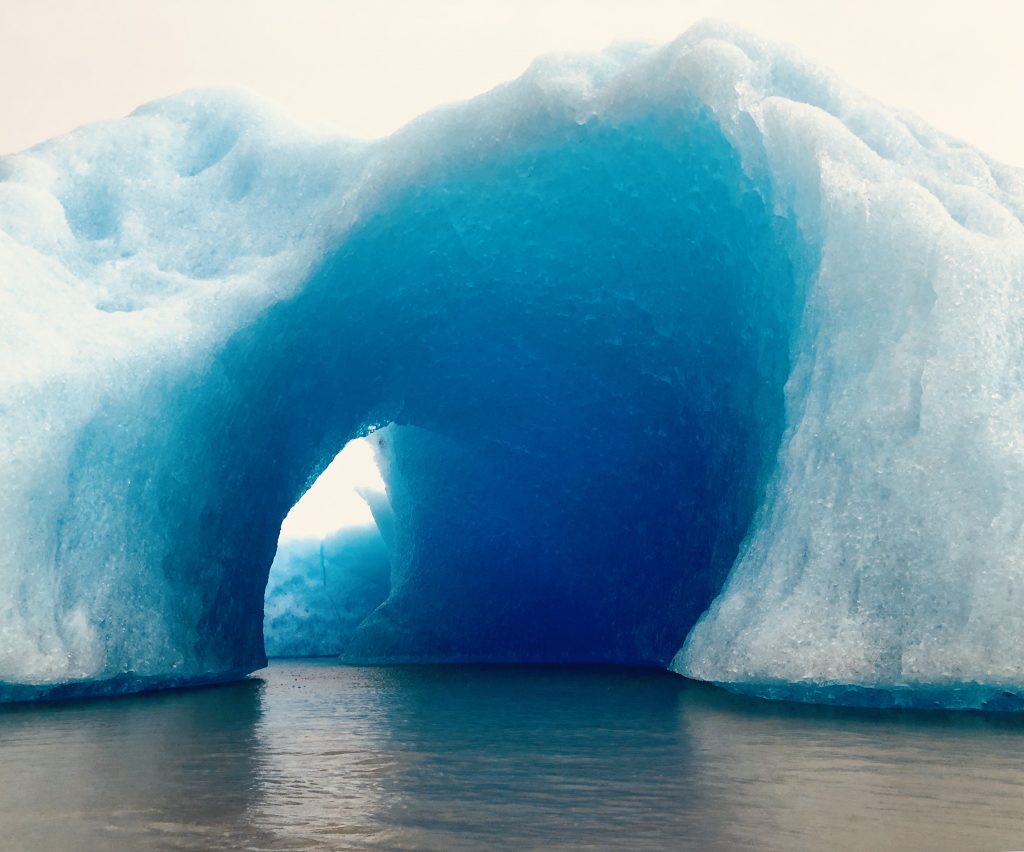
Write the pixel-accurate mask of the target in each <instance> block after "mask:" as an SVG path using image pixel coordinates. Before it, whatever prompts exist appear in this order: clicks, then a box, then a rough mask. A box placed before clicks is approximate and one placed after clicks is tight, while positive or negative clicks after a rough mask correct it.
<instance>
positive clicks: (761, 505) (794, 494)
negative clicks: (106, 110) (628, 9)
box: [0, 25, 1024, 705]
mask: <svg viewBox="0 0 1024 852" xmlns="http://www.w3.org/2000/svg"><path fill="white" fill-rule="evenodd" d="M2 167H3V177H4V178H5V180H4V182H3V183H2V184H0V187H2V193H0V217H2V218H0V230H2V240H0V264H2V268H3V269H4V270H5V279H4V288H3V291H2V293H0V296H2V298H3V300H4V301H3V304H2V306H0V307H2V308H3V310H2V312H0V316H3V317H4V318H5V319H4V324H5V325H4V332H5V333H4V335H3V339H2V345H3V346H4V355H3V357H4V364H5V371H4V375H3V386H2V387H0V400H2V405H3V409H2V412H0V414H2V418H3V423H4V426H5V430H6V432H5V434H6V442H5V446H4V452H5V456H4V459H3V466H2V471H3V476H4V488H3V489H0V500H2V501H3V505H2V507H0V508H2V509H3V517H4V518H5V519H6V520H5V523H4V525H3V527H2V535H3V539H2V540H0V545H2V547H0V559H2V560H3V563H2V568H0V600H2V601H3V603H0V679H3V680H4V681H6V683H7V687H5V693H4V694H5V695H6V696H7V697H17V696H24V695H34V694H40V693H41V692H46V691H47V690H50V691H52V690H65V691H66V690H68V689H87V690H93V691H96V690H103V689H126V688H138V687H139V686H140V685H145V684H147V683H157V684H169V683H175V682H192V681H197V680H203V679H218V678H224V677H230V676H233V675H237V674H239V673H241V672H245V671H248V670H251V669H252V668H253V667H255V666H257V665H258V664H259V663H260V662H261V660H262V653H263V651H262V645H261V639H260V617H259V616H260V602H261V598H262V590H263V583H264V582H265V579H266V569H267V566H269V564H270V559H271V557H272V555H273V547H274V537H275V535H276V531H277V529H278V526H279V524H280V520H281V518H282V517H283V515H284V513H285V512H286V511H287V509H288V508H289V507H290V506H291V505H292V504H293V503H294V501H295V499H296V498H297V496H298V495H299V494H300V493H301V492H302V490H303V489H304V487H305V485H306V484H307V483H308V482H309V481H310V480H311V479H312V478H313V477H314V476H315V475H316V474H317V472H318V471H319V470H320V469H321V468H322V467H323V465H324V464H326V462H327V461H329V459H330V458H331V457H332V455H333V453H334V452H335V451H336V450H337V449H338V448H339V447H340V446H341V445H343V444H344V443H345V441H347V440H348V439H349V438H351V437H353V436H356V435H361V434H365V433H367V432H368V431H369V430H370V429H371V428H372V427H375V426H378V425H381V424H384V423H388V422H392V423H394V424H396V428H395V429H394V432H393V433H392V434H391V435H390V437H389V438H388V439H387V443H386V444H385V445H384V446H383V447H382V448H381V453H382V457H383V459H384V463H385V464H384V466H385V476H386V479H387V482H388V488H389V493H390V497H391V502H392V505H393V508H394V512H395V522H394V529H393V531H392V538H391V543H390V556H391V562H392V578H391V584H390V588H389V594H388V598H387V600H386V601H385V602H384V603H383V604H382V605H381V606H380V607H379V608H378V609H377V610H376V611H375V612H374V613H373V615H372V616H371V617H370V618H368V619H367V620H366V622H365V623H364V624H363V625H362V626H361V627H360V629H359V631H358V633H357V635H356V636H355V637H354V638H353V641H352V643H351V646H350V648H349V653H350V655H351V657H352V658H353V659H365V660H380V659H384V660H409V659H411V660H442V659H444V660H456V659H458V660H464V659H475V660H538V659H544V660H555V659H572V660H595V661H596V660H601V661H617V662H628V663H638V664H667V663H668V662H669V661H670V660H671V659H672V658H673V655H675V659H674V662H673V663H672V665H673V666H674V667H675V668H677V669H678V670H680V671H683V672H685V673H687V674H691V675H694V676H698V677H702V678H704V679H707V680H713V681H717V682H722V683H726V684H730V685H732V686H734V687H735V688H740V689H748V690H751V691H756V692H759V693H761V694H772V695H795V696H797V697H811V698H815V699H821V700H847V699H848V698H849V697H850V696H854V697H856V696H859V695H861V694H862V693H863V692H864V691H865V690H874V691H875V692H874V693H872V694H883V695H884V696H886V698H885V700H895V701H905V702H910V703H913V702H915V701H918V699H920V700H921V701H923V702H925V703H927V702H933V703H945V704H955V705H964V704H968V705H978V704H981V703H983V702H986V701H991V700H996V701H1001V700H1003V699H1002V698H1000V696H1002V695H1003V694H1004V693H1013V692H1014V691H1015V690H1017V689H1019V688H1020V687H1021V685H1022V684H1024V666H1022V663H1021V662H1020V658H1019V650H1018V649H1019V647H1020V640H1021V639H1022V638H1024V621H1022V620H1021V616H1020V614H1019V612H1018V610H1017V608H1016V607H1015V604H1014V596H1015V594H1016V593H1017V590H1018V589H1019V588H1021V583H1022V582H1024V581H1022V577H1021V569H1020V568H1019V567H1018V561H1017V556H1016V554H1017V552H1018V539H1019V531H1020V530H1021V529H1022V527H1024V520H1022V508H1021V501H1020V500H1019V499H1018V497H1017V495H1018V494H1019V488H1018V487H1017V486H1018V484H1019V482H1021V481H1024V478H1022V475H1024V456H1022V455H1021V450H1020V447H1021V446H1024V442H1022V441H1021V439H1020V426H1019V424H1020V423H1021V422H1024V421H1022V419H1021V416H1020V415H1021V414H1022V413H1024V412H1022V411H1021V408H1022V404H1024V398H1022V395H1021V392H1020V390H1019V386H1020V385H1019V382H1018V381H1017V380H1016V376H1017V373H1018V369H1017V367H1018V362H1019V361H1020V357H1019V356H1020V353H1021V352H1022V351H1024V346H1022V344H1021V343H1020V338H1021V335H1020V333H1019V329H1020V328H1021V319H1022V317H1021V309H1020V304H1019V299H1018V297H1017V294H1018V292H1019V289H1020V286H1021V283H1022V269H1024V260H1022V244H1024V238H1022V227H1024V226H1022V225H1021V218H1022V210H1024V188H1022V187H1024V179H1022V177H1021V174H1020V173H1019V172H1017V171H1014V170H1011V169H1007V168H1005V167H1001V166H999V165H998V164H996V163H993V162H991V161H989V160H987V159H986V158H984V157H983V156H982V155H980V154H979V153H977V152H975V151H973V150H971V149H968V148H966V147H965V146H963V145H960V144H959V143H956V142H954V141H952V140H949V139H946V138H945V137H942V136H941V135H940V134H937V133H935V132H934V131H931V130H930V129H928V128H926V127H923V126H922V125H921V124H920V123H919V122H917V121H915V120H914V119H912V118H909V117H905V116H898V115H894V114H893V113H892V112H890V111H887V110H885V109H884V108H882V107H880V106H878V105H877V104H875V103H873V102H870V101H868V100H867V99H865V98H863V97H861V96H859V95H857V94H856V93H853V92H850V91H848V90H846V89H843V88H842V87H840V86H839V85H838V83H836V82H835V81H834V80H832V79H831V78H829V77H828V76H827V75H825V74H823V73H821V72H819V71H817V70H815V69H812V68H808V67H807V66H805V65H803V64H802V63H801V62H799V60H796V59H794V58H793V57H790V56H788V55H786V54H784V53H782V52H780V51H777V50H774V49H772V48H769V47H766V46H765V45H763V44H761V43H759V42H757V41H756V40H755V39H752V38H750V37H747V36H745V35H742V34H737V33H734V32H730V31H728V30H727V29H724V28H721V27H717V26H714V25H710V26H704V27H701V28H697V29H695V30H693V31H691V32H690V33H688V34H687V35H685V36H684V37H682V38H681V39H680V40H679V41H678V42H676V43H674V44H673V45H670V46H668V47H666V48H662V49H659V50H652V49H646V48H629V49H616V50H613V51H610V52H609V53H607V54H604V55H602V56H599V57H591V58H577V59H573V60H560V59H555V60H549V61H546V62H542V63H539V64H538V65H537V66H536V67H534V68H533V69H531V71H530V72H528V73H527V74H526V75H525V76H524V77H523V78H521V79H520V80H518V81H516V82H514V83H512V84H509V85H508V86H505V87H501V88H499V89H497V90H495V91H494V92H492V93H490V94H489V95H486V96H484V97H482V98H479V99H477V100H475V101H473V102H470V103H468V104H465V105H462V106H458V107H453V108H448V109H445V110H441V111H439V112H436V113H434V114H431V115H429V116H427V117H425V118H423V119H421V120H419V121H418V122H414V123H413V124H412V125H411V126H410V127H409V128H407V129H406V130H404V131H402V132H400V133H398V134H396V135H395V136H394V137H391V138H390V139H387V140H383V141H381V142H377V143H373V144H363V143H344V142H339V141H337V140H330V139H314V138H310V137H308V136H306V135H305V134H303V133H301V132H300V131H298V130H296V129H295V128H293V127H291V126H290V125H288V124H287V123H285V122H283V121H282V120H280V119H278V118H275V117H274V116H273V115H272V114H270V113H268V112H267V111H266V110H265V109H264V108H262V107H259V106H257V105H254V104H252V103H250V102H248V101H247V100H245V99H244V98H239V97H237V96H233V95H224V94H217V93H205V94H193V95H186V96H182V97H179V98H175V99H170V100H168V101H164V102H160V103H157V104H153V105H149V106H148V107H145V108H143V109H142V110H140V111H139V112H138V113H136V114H135V115H133V116H132V117H130V118H128V119H126V120H124V121H122V122H115V123H112V124H109V125H100V126H95V127H91V128H85V129H83V130H81V131H78V132H77V133H75V134H72V135H71V136H69V137H66V138H64V139H61V140H55V141H54V142H51V143H47V145H44V146H41V147H40V148H38V149H34V150H33V151H29V152H26V153H25V154H24V155H21V156H19V157H14V158H10V159H8V160H6V161H4V162H3V164H2ZM727 575H728V580H727V582H726V584H725V586H724V587H723V586H722V584H723V582H725V581H726V576H727ZM719 591H721V594H720V595H719V596H718V597H717V598H715V595H716V594H717V593H718V592H719ZM713 599H714V601H713V603H712V600H713ZM709 603H710V604H711V605H710V607H709V606H708V605H709ZM702 614H703V615H702ZM698 618H700V619H701V620H700V622H699V623H698V624H697V626H696V627H695V628H694V629H693V630H692V632H691V631H690V628H691V626H693V624H694V622H695V621H696V620H697V619H698ZM687 637H688V638H687ZM684 639H685V640H686V644H685V647H684V648H683V649H682V651H679V649H680V645H682V643H683V641H684ZM677 652H679V653H678V654H677ZM922 696H923V697H922ZM870 700H875V699H870Z"/></svg>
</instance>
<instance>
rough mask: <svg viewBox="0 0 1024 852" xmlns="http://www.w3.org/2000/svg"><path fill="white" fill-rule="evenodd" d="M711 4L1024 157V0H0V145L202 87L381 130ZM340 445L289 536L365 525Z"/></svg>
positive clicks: (939, 120)
mask: <svg viewBox="0 0 1024 852" xmlns="http://www.w3.org/2000/svg"><path fill="white" fill-rule="evenodd" d="M705 17H717V18H720V19H723V20H725V21H728V22H730V23H733V24H737V25H739V26H742V27H745V28H747V29H749V30H752V31H754V32H755V33H757V34H759V35H761V36H763V37H765V38H769V39H773V40H777V41H782V42H785V43H788V44H790V45H792V46H794V47H796V48H797V49H798V50H800V51H802V52H803V53H805V54H806V55H807V56H808V57H809V58H811V59H813V60H815V61H817V62H819V63H821V64H823V65H825V66H828V67H830V68H831V69H832V70H834V71H835V72H836V73H837V74H839V76H840V77H841V78H843V79H845V80H846V81H847V82H849V83H850V84H852V85H854V86H857V87H858V88H860V89H862V90H864V91H866V92H867V93H869V94H871V95H874V96H875V97H878V98H880V99H881V100H883V101H886V102H887V103H890V104H892V105H893V106H897V107H900V108H903V109H909V110H911V111H913V112H916V113H917V114H918V115H920V116H921V117H922V118H924V119H926V120H927V121H929V122H931V123H932V124H934V125H935V126H937V127H939V128H941V129H942V130H945V131H946V132H947V133H951V134H953V135H954V136H958V137H960V138H962V139H965V140H967V141H968V142H971V143H973V144H975V145H977V146H979V147H981V148H982V149H984V150H986V151H988V152H989V153H990V154H992V155H993V156H995V157H997V158H999V159H1001V160H1003V161H1005V162H1008V163H1012V164H1016V165H1020V166H1024V110H1022V109H1021V104H1022V102H1024V98H1022V96H1021V88H1022V84H1024V50H1022V49H1021V48H1020V47H1019V42H1020V34H1021V33H1022V32H1024V0H970V2H967V0H958V2H949V0H931V1H930V2H916V1H915V2H906V1H905V0H904V1H903V2H901V0H887V2H879V0H860V2H849V0H847V2H842V0H671V2H666V0H514V2H513V0H507V2H496V0H418V2H417V0H361V2H350V0H333V2H332V0H287V2H281V0H274V2H266V0H164V2H155V0H0V154H3V153H10V152H14V151H17V150H20V149H22V148H25V147H28V146H30V145H33V144H35V143H37V142H40V141H42V140H44V139H47V138H49V137H51V136H54V135H57V134H60V133H65V132H67V131H68V130H71V129H73V128H74V127H76V126H78V125H80V124H84V123H86V122H89V121H94V120H97V119H106V118H116V117H118V116H121V115H125V114H127V113H129V112H131V111H132V110H133V109H134V108H135V107H137V106H138V105H139V104H141V103H145V102H146V101H149V100H153V99H154V98H158V97H162V96H165V95H169V94H173V93H175V92H179V91H181V90H183V89H187V88H192V87H197V86H241V87H244V88H246V89H249V90H251V91H254V92H256V93H257V94H259V95H262V96H263V97H265V98H269V99H271V100H273V101H276V102H278V103H279V104H280V105H281V106H283V107H284V108H285V110H286V111H287V112H289V113H291V115H292V116H293V117H294V118H295V119H296V120H298V121H300V122H301V123H303V124H306V125H309V126H312V127H314V128H321V129H325V130H337V131H340V132H342V133H345V134H348V135H352V136H362V137H374V136H380V135H383V134H387V133H389V132H391V131H393V130H395V129H397V128H398V127H400V126H401V125H402V124H404V123H405V122H407V121H408V120H410V119H411V118H414V117H415V116H416V115H419V114H420V113H422V112H424V111H426V110H428V109H430V108H431V107H432V106H435V105H437V104H440V103H445V102H449V101H454V100H462V99H465V98H468V97H472V96H473V95H475V94H478V93H480V92H483V91H486V90H487V89H489V88H491V87H492V86H495V85H497V84H498V83H501V82H503V81H505V80H508V79H511V78H513V77H515V76H517V75H518V74H520V73H522V71H523V70H525V69H526V67H527V66H528V65H529V64H530V62H531V61H532V60H533V59H534V58H535V57H536V56H538V55H541V54H544V53H551V52H557V51H594V50H600V49H602V48H604V47H606V46H607V45H608V44H610V43H611V42H614V41H617V40H627V41H635V40H644V41H651V42H665V41H669V40H670V39H672V38H674V37H675V36H677V35H678V34H680V33H681V32H683V31H684V30H686V29H687V28H688V27H689V26H691V25H692V24H694V23H696V22H697V21H699V20H701V19H702V18H705ZM358 484H369V485H378V484H379V475H378V474H377V472H376V468H375V466H374V463H373V459H372V453H371V452H370V450H369V447H368V446H366V445H365V444H363V443H362V442H359V443H355V444H353V445H351V446H350V448H349V450H348V451H347V452H346V453H345V454H343V456H342V457H341V458H339V460H338V461H337V462H336V463H335V464H333V465H332V466H331V467H330V468H329V469H328V471H327V472H326V473H325V475H324V476H323V477H321V480H320V481H318V483H317V485H316V486H314V488H313V489H312V490H311V491H310V492H309V493H308V494H307V496H306V498H304V500H303V501H302V502H301V503H300V504H299V505H298V506H296V508H295V509H294V510H293V512H292V514H291V515H290V516H289V517H288V519H286V521H285V524H284V526H283V528H282V534H283V535H284V536H285V537H296V536H316V535H322V534H325V533H326V532H328V531H330V530H331V529H333V528H336V527H337V526H339V525H341V524H349V523H367V522H369V520H370V515H369V511H368V510H367V509H366V507H365V504H363V503H362V501H361V500H360V499H359V498H358V497H357V496H356V495H355V493H354V491H353V490H352V489H353V487H354V486H355V485H358Z"/></svg>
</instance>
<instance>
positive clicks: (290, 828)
mask: <svg viewBox="0 0 1024 852" xmlns="http://www.w3.org/2000/svg"><path fill="white" fill-rule="evenodd" d="M364 847H372V848H385V849H479V848H514V849H530V848H543V849H565V848H580V847H582V848H594V849H628V848H637V849H650V848H674V849H702V850H703V849H739V848H758V849H787V850H790V849H815V850H820V849H822V848H828V849H921V850H926V849H927V850H941V849H957V850H963V849H1012V848H1024V720H1022V719H1021V718H1020V717H1012V716H1005V717H1004V716H982V715H978V714H924V713H896V712H877V711H876V712H865V711H846V710H835V709H832V710H829V709H821V708H805V707H799V706H794V705H785V704H771V703H767V702H759V701H756V700H753V699H743V698H738V697H734V696H730V695H728V694H726V693H723V692H720V691H718V690H715V689H713V688H710V687H706V686H702V685H699V684H694V683H690V682H687V681H684V680H683V679H681V678H678V677H675V676H673V675H669V674H664V673H659V672H651V671H630V670H621V669H571V668H569V669H567V668H536V667H531V668H516V667H477V666H461V667H421V668H414V667H393V668H378V669H370V668H347V667H343V666H339V665H336V664H333V663H327V662H315V661H281V662H275V663H274V664H273V665H271V667H270V668H269V669H267V670H265V671H264V672H262V673H261V674H260V679H252V680H250V681H247V682H245V683H241V684H235V685H232V686H225V687H218V688H210V689H201V690H193V691H187V692H178V693H165V694H159V695H149V696H140V697H134V698H124V699H116V700H107V701H88V702H84V701H80V702H68V703H64V704H51V705H35V706H33V705H25V706H20V707H7V708H5V709H3V710H0V848H3V849H5V850H6V849H25V850H33V852H39V850H50V849H73V850H76V852H83V850H92V849H130V850H148V849H204V850H207V849H347V848H364Z"/></svg>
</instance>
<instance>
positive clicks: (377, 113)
mask: <svg viewBox="0 0 1024 852" xmlns="http://www.w3.org/2000/svg"><path fill="white" fill-rule="evenodd" d="M707 16H714V17H718V18H722V19H724V20H727V21H730V22H732V23H736V24H739V25H741V26H744V27H746V28H748V29H751V30H753V31H755V32H757V33H759V34H760V35H763V36H765V37H768V38H772V39H777V40H780V41H784V42H788V43H790V44H792V45H795V46H796V47H798V48H800V49H801V50H803V51H804V52H805V53H806V54H807V55H808V56H810V57H811V58H813V59H815V60H817V61H819V62H821V63H823V64H825V65H827V66H829V67H831V68H832V69H833V70H835V71H836V72H837V73H838V74H839V75H840V76H841V77H843V78H844V79H846V80H847V81H849V82H850V83H852V84H854V85H856V86H858V87H859V88H861V89H863V90H865V91H867V92H868V93H870V94H873V95H875V96H876V97H879V98H881V99H882V100H884V101H887V102H888V103H891V104H893V105H895V106H899V107H904V108H909V109H911V110H913V111H914V112H916V113H918V114H919V115H920V116H922V117H923V118H925V119H926V120H928V121H930V122H931V123H932V124H934V125H936V126H937V127H939V128H941V129H943V130H945V131H946V132H948V133H952V134H953V135H955V136H959V137H961V138H963V139H966V140H967V141H970V142H972V143H974V144H976V145H978V146H980V147H981V148H983V149H985V150H987V151H988V152H989V153H991V154H992V155H994V156H996V157H998V158H1000V159H1002V160H1004V161H1006V162H1010V163H1014V164H1017V165H1022V166H1024V110H1022V109H1021V104H1022V103H1024V98H1022V92H1021V89H1022V83H1024V49H1021V47H1020V41H1021V34H1022V32H1024V2H1019V0H969V2H968V0H959V2H949V0H931V1H930V2H917V0H914V2H900V0H888V1H887V2H878V0H860V2H840V0H775V2H773V0H672V2H666V0H516V1H515V2H513V0H508V2H495V0H435V2H431V0H421V1H420V2H415V1H414V0H360V2H350V0H334V2H331V0H287V1H286V2H281V0H277V2H265V0H173V2H172V0H165V2H155V0H0V106H2V113H0V116H2V118H0V153H9V152H11V151H15V150H19V149H21V148H24V147H27V146H28V145H31V144H34V143H36V142H39V141H41V140H43V139H45V138H48V137H49V136H52V135H55V134H58V133H63V132H65V131H67V130H70V129H71V128H73V127H75V126H77V125H79V124H82V123H85V122H88V121H92V120H95V119H100V118H113V117H116V116H119V115H124V114H126V113H128V112H130V111H131V110H132V109H134V108H135V107H136V106H138V105H139V104H140V103H144V102H145V101H148V100H152V99H153V98H157V97H161V96H163V95H167V94H171V93H173V92H177V91H180V90H182V89H186V88H190V87H195V86H209V85H227V86H243V87H245V88H248V89H251V90H253V91H255V92H257V93H259V94H262V95H264V96H265V97H268V98H271V99H273V100H275V101H277V102H279V103H280V104H282V105H283V106H284V107H285V108H286V109H287V110H288V111H289V112H290V113H291V114H292V115H293V116H294V117H295V118H296V119H298V120H299V121H301V122H303V123H305V124H311V125H316V126H323V127H334V128H337V129H339V130H341V131H343V132H345V133H348V134H351V135H357V136H378V135H381V134H385V133H388V132H390V131H392V130H394V129H396V128H397V127H399V126H400V125H402V124H403V123H405V122H406V121H408V120H409V119H410V118H412V117H414V116H415V115H417V114H419V113H421V112H423V111H424V110H426V109H429V108H430V107H431V106H433V105H435V104H438V103H442V102H446V101H451V100H460V99H463V98H466V97H470V96H472V95H474V94H476V93H478V92H481V91H485V90H486V89H488V88H490V87H492V86H493V85H495V84H497V83H500V82H502V81H503V80H507V79H509V78H511V77H514V76H516V75H518V74H519V73H520V72H522V71H523V69H524V68H526V66H527V65H528V64H529V62H530V61H531V59H533V58H534V57H535V56H537V55H538V54H542V53H547V52H551V51H557V50H599V49H601V48H603V47H604V46H606V45H607V44H608V43H609V42H611V41H614V40H621V39H626V40H635V39H644V40H650V41H655V42H663V41H668V40H669V39H671V38H673V37H674V36H676V35H678V34H679V33H680V32H682V31H683V30H685V29H686V28H687V27H688V26H690V25H691V24H693V23H694V22H696V21H698V20H700V19H701V18H703V17H707Z"/></svg>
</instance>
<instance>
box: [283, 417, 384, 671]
mask: <svg viewBox="0 0 1024 852" xmlns="http://www.w3.org/2000/svg"><path fill="white" fill-rule="evenodd" d="M388 514H389V504H388V499H387V495H386V493H385V489H384V482H383V480H382V479H381V476H380V470H379V468H378V466H377V462H376V460H375V458H374V449H373V446H372V444H371V443H370V441H368V440H367V439H366V438H364V437H359V438H353V439H352V440H351V441H349V442H348V443H347V444H346V445H345V446H344V448H343V449H342V450H341V451H340V452H339V453H338V454H337V455H336V456H335V457H334V459H333V460H332V461H331V463H330V464H329V465H327V467H326V468H325V469H324V470H323V472H322V473H321V474H320V475H319V476H318V477H317V478H316V480H315V482H313V484H312V485H311V486H310V487H309V489H308V490H307V491H306V492H305V493H304V494H303V495H302V497H300V498H299V500H298V502H297V503H296V504H295V505H294V506H293V507H292V508H291V510H290V511H289V512H288V514H287V515H286V516H285V519H284V521H283V522H282V524H281V532H280V534H279V536H278V542H277V552H276V553H275V555H274V561H273V563H271V566H270V575H269V577H268V579H267V587H266V591H265V592H264V612H263V641H264V646H265V648H266V652H267V656H268V657H326V656H338V655H340V654H341V653H342V650H343V649H344V647H345V645H346V643H347V641H348V639H349V638H351V636H352V634H353V633H354V632H355V630H356V629H357V628H358V626H359V624H360V623H361V622H362V621H363V619H365V618H366V616H367V615H369V614H370V613H371V612H372V611H373V610H374V609H375V608H376V607H377V606H379V605H380V604H381V603H382V602H383V601H384V600H385V598H386V597H387V595H388V592H389V591H390V587H391V565H390V561H389V557H388V552H387V546H386V543H385V540H384V538H383V533H384V532H386V531H387V526H388V522H389V518H388ZM382 527H383V530H382Z"/></svg>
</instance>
